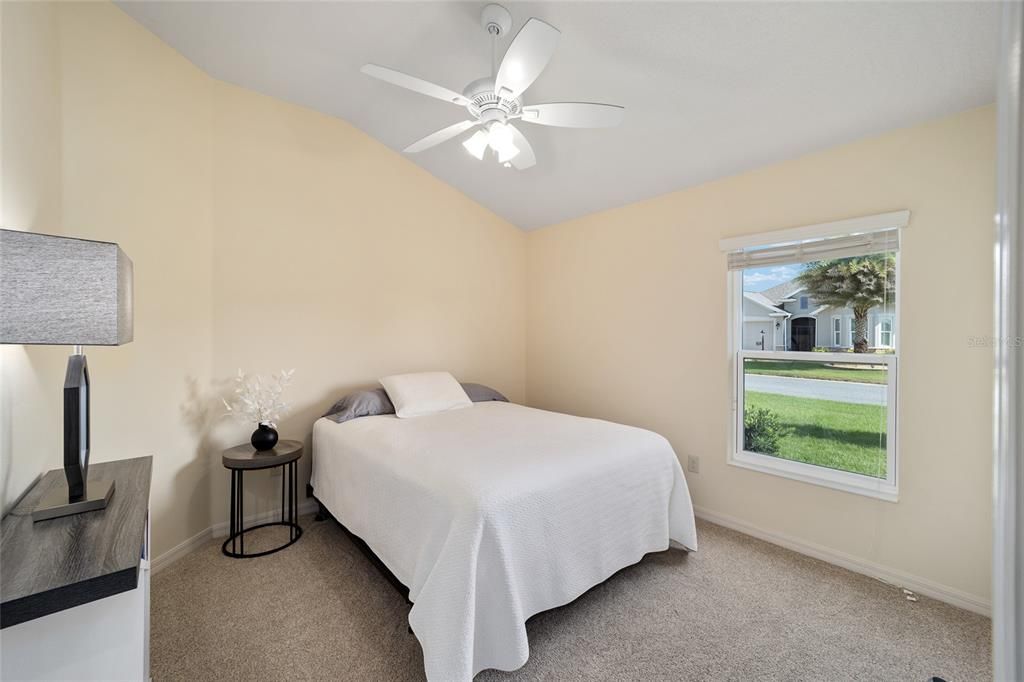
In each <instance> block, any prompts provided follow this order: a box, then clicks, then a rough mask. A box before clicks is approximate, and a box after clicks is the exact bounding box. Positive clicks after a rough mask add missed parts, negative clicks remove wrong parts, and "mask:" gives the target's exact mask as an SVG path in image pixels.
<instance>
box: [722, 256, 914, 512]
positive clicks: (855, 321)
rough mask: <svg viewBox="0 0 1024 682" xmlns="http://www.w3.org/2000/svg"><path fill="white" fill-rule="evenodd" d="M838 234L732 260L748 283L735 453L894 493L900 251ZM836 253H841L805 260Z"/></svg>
mask: <svg viewBox="0 0 1024 682" xmlns="http://www.w3.org/2000/svg"><path fill="white" fill-rule="evenodd" d="M843 239H844V240H845V242H842V247H841V248H839V247H835V248H832V249H829V248H828V247H827V246H826V247H823V248H821V249H818V250H815V249H806V251H805V250H804V249H802V248H796V249H794V247H792V246H786V247H785V248H783V247H781V246H773V247H765V248H763V249H760V250H758V251H751V252H748V253H747V254H746V256H745V257H744V259H743V260H740V258H736V259H734V260H730V267H731V268H732V269H733V270H734V271H737V272H736V276H737V277H738V278H739V279H741V281H742V287H741V288H740V290H739V292H738V295H741V296H742V301H741V302H740V304H739V305H737V306H736V309H737V310H738V312H739V315H740V316H741V319H739V320H737V321H736V324H737V330H738V332H739V333H738V334H737V336H738V337H739V338H737V341H738V343H737V345H738V346H739V347H738V348H736V349H735V350H736V352H737V363H736V367H737V372H738V375H737V391H738V395H737V407H738V409H737V451H738V455H740V456H742V457H747V458H749V462H750V463H754V464H756V465H757V466H759V467H764V466H769V467H771V466H782V467H786V468H787V471H789V473H797V474H799V477H804V478H806V477H810V478H814V477H817V476H820V477H823V478H825V479H826V480H828V481H830V482H833V483H835V482H838V483H841V484H849V485H852V486H853V487H864V488H867V489H869V490H872V491H876V492H877V491H885V492H887V493H889V494H892V495H894V494H895V471H894V468H895V443H894V442H891V439H892V436H893V433H892V432H893V428H892V427H893V424H894V422H895V405H894V404H891V403H894V402H895V400H894V397H895V389H896V386H895V382H896V371H895V369H896V358H897V353H896V341H897V329H898V320H897V318H896V296H897V295H898V292H897V290H896V282H897V277H896V268H897V257H896V251H895V248H893V247H891V246H889V243H888V242H882V243H883V244H885V245H887V247H888V248H886V250H877V246H878V244H879V242H878V241H877V240H875V241H873V242H872V241H871V240H868V242H867V243H866V244H864V245H863V246H861V247H859V248H860V249H862V250H864V253H858V252H857V251H858V248H857V247H851V246H850V238H849V237H845V238H843ZM832 241H834V240H821V242H820V243H822V244H826V245H827V244H828V243H829V242H832ZM835 241H837V242H839V240H835ZM893 243H895V242H893ZM872 247H874V250H872ZM772 249H775V250H776V251H777V252H778V253H777V254H776V255H774V256H773V255H772V254H771V251H772ZM851 251H852V253H854V254H855V255H846V254H848V253H851ZM831 252H838V253H840V254H842V255H843V257H839V258H828V259H821V260H806V258H807V255H806V254H807V253H810V254H816V253H831ZM787 255H788V257H790V258H792V261H791V262H786V261H785V260H784V259H785V258H786V257H787ZM755 256H756V257H755ZM765 260H767V261H768V262H769V263H770V264H767V265H762V264H761V262H763V261H765ZM737 262H739V263H740V265H746V267H737V266H736V263H737ZM742 457H741V458H742ZM734 459H735V458H734ZM770 460H777V461H778V462H779V464H778V465H773V464H772V463H771V461H770ZM793 464H798V465H803V466H798V467H793V466H792V465H793ZM806 465H811V466H810V467H808V466H806ZM851 475H852V476H851ZM867 479H870V480H874V481H875V482H874V483H871V482H870V480H867ZM840 487H841V486H840Z"/></svg>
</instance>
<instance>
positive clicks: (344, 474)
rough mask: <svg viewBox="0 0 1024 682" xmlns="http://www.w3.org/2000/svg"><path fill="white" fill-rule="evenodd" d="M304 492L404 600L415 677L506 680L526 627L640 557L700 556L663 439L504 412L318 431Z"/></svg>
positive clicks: (604, 425)
mask: <svg viewBox="0 0 1024 682" xmlns="http://www.w3.org/2000/svg"><path fill="white" fill-rule="evenodd" d="M311 485H312V487H313V491H314V495H315V497H316V498H317V500H318V501H319V502H320V504H321V505H322V506H323V507H325V508H326V510H327V511H328V512H330V514H331V515H332V516H334V517H335V518H336V519H337V520H338V521H339V522H340V523H342V524H343V526H345V527H346V528H347V530H348V531H350V532H351V533H352V534H354V535H356V536H357V537H358V538H361V539H362V540H363V541H364V542H365V543H366V545H368V547H369V548H370V549H371V550H372V552H373V554H375V555H376V557H378V558H379V560H380V561H381V562H382V563H383V564H384V566H386V568H387V569H388V570H389V571H390V572H391V573H392V574H393V576H394V577H395V578H396V579H397V580H398V581H400V582H401V584H402V585H404V586H406V587H407V588H408V599H409V600H410V601H411V602H412V604H413V606H412V609H411V610H410V612H409V626H410V628H411V630H412V631H413V632H414V633H415V634H416V637H417V638H418V639H419V641H420V644H421V645H422V648H423V657H424V668H425V671H426V675H427V679H428V680H469V679H471V678H472V677H473V676H474V675H476V673H478V672H480V671H481V670H485V669H488V668H497V669H499V670H515V669H517V668H519V667H521V666H522V665H523V664H524V663H526V660H527V658H528V656H529V647H528V642H527V637H526V625H525V624H526V620H527V619H528V618H529V617H530V616H531V615H533V614H536V613H539V612H541V611H545V610H548V609H551V608H554V607H557V606H561V605H563V604H567V603H568V602H571V601H572V600H574V599H575V598H576V597H578V596H580V595H581V594H583V593H584V592H586V591H587V590H588V589H590V588H591V587H593V586H594V585H597V584H599V583H601V582H603V581H604V580H606V579H607V578H609V577H610V576H611V575H612V574H614V573H615V572H617V571H619V570H620V569H622V568H624V567H626V566H629V565H631V564H634V563H636V562H638V561H639V560H640V559H641V558H642V557H643V556H644V555H645V554H647V553H649V552H657V551H663V550H666V549H668V548H669V546H670V544H671V545H673V546H676V547H678V548H681V549H684V550H695V549H696V548H697V537H696V529H695V524H694V518H693V508H692V505H691V502H690V495H689V491H688V489H687V486H686V481H685V479H684V478H683V473H682V469H681V468H680V466H679V462H678V460H677V459H676V456H675V453H674V452H673V450H672V447H671V445H669V443H668V441H666V440H665V439H664V438H663V437H661V436H659V435H658V434H656V433H653V432H651V431H647V430H644V429H639V428H634V427H629V426H623V425H620V424H613V423H611V422H606V421H601V420H596V419H585V418H582V417H574V416H569V415H565V414H559V413H555V412H548V411H544V410H538V409H532V408H528V407H524V406H521V405H516V404H512V403H507V402H482V403H475V404H473V406H472V407H470V408H467V409H459V410H452V411H447V412H440V413H437V414H431V415H428V416H422V417H417V418H414V419H399V418H396V416H395V415H393V414H391V415H376V416H368V417H361V418H358V419H352V420H350V421H346V422H344V423H335V422H334V421H331V420H329V419H319V420H318V421H317V422H316V423H315V424H314V427H313V474H312V479H311Z"/></svg>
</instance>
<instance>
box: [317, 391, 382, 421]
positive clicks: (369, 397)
mask: <svg viewBox="0 0 1024 682" xmlns="http://www.w3.org/2000/svg"><path fill="white" fill-rule="evenodd" d="M394 413H395V406H394V405H392V404H391V399H390V398H388V394H387V392H386V391H385V390H384V389H383V388H371V389H368V390H365V391H356V392H355V393H349V394H348V395H347V396H345V397H344V398H342V399H341V400H339V401H338V402H336V403H334V405H332V406H331V409H329V410H327V412H325V413H324V416H325V417H327V418H328V419H330V420H331V421H336V422H338V423H339V424H341V423H342V422H347V421H348V420H349V419H356V418H357V417H372V416H373V415H375V414H394Z"/></svg>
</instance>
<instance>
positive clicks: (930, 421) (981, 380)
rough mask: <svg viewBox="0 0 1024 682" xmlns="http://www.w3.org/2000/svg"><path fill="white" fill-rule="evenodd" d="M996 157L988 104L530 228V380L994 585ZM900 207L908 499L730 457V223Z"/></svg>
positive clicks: (772, 511) (807, 511)
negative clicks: (974, 342) (907, 221)
mask: <svg viewBox="0 0 1024 682" xmlns="http://www.w3.org/2000/svg"><path fill="white" fill-rule="evenodd" d="M994 174H995V111H994V109H993V108H992V107H986V108H982V109H978V110H974V111H970V112H967V113H964V114H962V115H958V116H954V117H951V118H946V119H943V120H939V121H935V122H931V123H928V124H925V125H920V126H917V127H914V128H910V129H907V130H899V131H895V132H892V133H890V134H886V135H883V136H880V137H876V138H873V139H868V140H863V141H860V142H856V143H854V144H849V145H845V146H841V147H836V148H834V149H830V150H828V151H825V152H821V153H818V154H813V155H810V156H806V157H803V158H799V159H796V160H793V161H789V162H786V163H781V164H778V165H774V166H770V167H766V168H762V169H760V170H757V171H754V172H750V173H746V174H743V175H739V176H736V177H731V178H727V179H724V180H720V181H717V182H712V183H709V184H706V185H703V186H700V187H697V188H694V189H689V190H685V191H680V192H675V193H673V194H669V195H665V196H662V197H659V198H656V199H652V200H650V201H645V202H641V203H637V204H633V205H630V206H626V207H624V208H621V209H616V210H611V211H606V212H603V213H599V214H596V215H592V216H588V217H585V218H580V219H578V220H574V221H570V222H567V223H564V224H561V225H558V226H554V227H550V228H547V229H543V230H540V231H537V232H534V233H531V234H530V235H529V238H528V242H527V259H528V270H527V282H528V289H529V296H528V308H527V310H528V320H527V332H528V334H527V387H528V392H527V399H528V401H529V403H530V404H531V405H535V406H537V407H543V408H549V409H554V410H561V411H565V412H573V413H579V414H585V415H591V416H597V417H604V418H608V419H612V420H616V421H622V422H626V423H632V424H637V425H641V426H645V427H648V428H651V429H654V430H656V431H659V432H661V433H663V434H664V435H665V436H666V437H668V438H669V440H670V441H671V442H672V444H673V446H674V447H675V449H676V452H677V454H678V455H679V456H680V458H681V459H683V460H684V461H685V458H686V456H687V455H697V456H699V457H700V458H701V471H700V473H699V474H688V480H689V483H690V486H691V489H692V492H693V497H694V502H695V504H696V505H697V506H698V507H701V508H703V509H705V510H707V511H709V512H713V513H715V514H719V515H725V516H727V517H731V518H732V519H735V520H738V521H740V522H743V523H746V524H749V525H751V526H754V527H756V528H760V529H763V530H766V531H769V532H771V533H774V534H781V535H786V536H789V537H791V538H794V539H796V540H798V541H800V542H803V543H811V544H815V545H819V546H823V547H826V548H829V549H831V550H832V551H834V552H841V553H845V554H848V555H852V556H853V557H857V558H859V559H861V560H863V561H867V562H871V563H874V564H876V565H879V566H883V567H887V568H889V569H892V570H893V571H897V572H900V573H904V574H909V575H912V576H917V577H920V578H922V579H924V580H926V581H931V582H933V583H935V584H937V585H940V586H943V587H946V588H952V590H954V591H959V592H960V593H963V594H964V595H966V596H967V597H968V598H973V599H975V600H978V601H979V602H982V603H985V602H987V601H988V600H989V595H990V566H991V561H990V557H991V527H992V526H991V511H990V510H991V477H992V454H991V453H992V449H991V434H990V432H991V423H992V419H991V405H992V388H993V379H992V353H991V351H990V350H988V349H984V348H972V347H970V345H969V343H968V341H969V337H970V336H985V335H988V334H990V333H991V329H992V315H991V308H992V306H991V301H992V281H993V277H992V246H993V227H992V216H993V211H994V194H995V179H994ZM904 208H906V209H910V210H911V211H912V212H913V217H912V221H911V225H910V227H909V228H908V229H907V230H906V233H905V239H904V242H903V250H902V280H901V288H902V292H901V298H902V303H901V305H902V316H903V318H902V322H901V325H900V329H901V333H902V339H901V342H900V343H901V384H900V409H901V414H900V418H901V420H900V442H899V448H900V450H899V452H900V455H899V456H900V476H901V491H900V501H899V502H898V503H896V504H892V503H888V502H882V501H878V500H874V499H871V498H867V497H862V496H858V495H853V494H849V493H842V492H837V491H833V490H829V489H826V488H821V487H817V486H813V485H809V484H804V483H798V482H795V481H790V480H785V479H782V478H778V477H774V476H770V475H766V474H761V473H756V472H752V471H748V470H744V469H739V468H736V467H731V466H729V465H727V464H726V437H727V430H728V429H729V428H730V425H729V386H730V376H729V369H728V368H729V360H728V355H727V348H726V340H725V339H726V329H727V321H726V274H725V257H724V255H723V254H722V253H720V252H719V247H718V241H719V239H721V238H723V237H730V236H736V235H743V234H750V233H756V232H761V231H766V230H772V229H779V228H785V227H793V226H798V225H806V224H813V223H819V222H825V221H830V220H836V219H840V218H847V217H853V216H861V215H868V214H874V213H881V212H885V211H893V210H898V209H904Z"/></svg>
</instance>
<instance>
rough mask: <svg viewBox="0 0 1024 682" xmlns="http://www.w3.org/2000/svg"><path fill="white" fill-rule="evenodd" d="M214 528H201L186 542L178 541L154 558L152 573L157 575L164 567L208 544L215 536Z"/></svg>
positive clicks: (150, 567)
mask: <svg viewBox="0 0 1024 682" xmlns="http://www.w3.org/2000/svg"><path fill="white" fill-rule="evenodd" d="M212 530H213V529H212V528H206V529H204V530H201V531H199V532H198V533H196V534H195V535H193V536H192V537H190V538H188V539H187V540H185V541H184V542H180V543H178V544H177V545H175V546H174V547H172V548H171V549H169V550H167V551H166V552H164V553H163V554H161V555H160V556H158V557H156V558H155V559H153V561H152V563H151V564H150V565H149V573H150V575H156V574H157V573H159V572H160V571H161V570H162V569H164V568H167V567H168V566H170V565H171V564H173V563H174V562H175V561H177V560H178V559H180V558H182V557H183V556H185V555H186V554H189V553H190V552H192V551H194V550H196V549H198V548H199V547H201V546H202V545H204V544H206V542H207V541H208V540H210V539H211V538H212V537H213V533H212V532H211V531H212Z"/></svg>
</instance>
